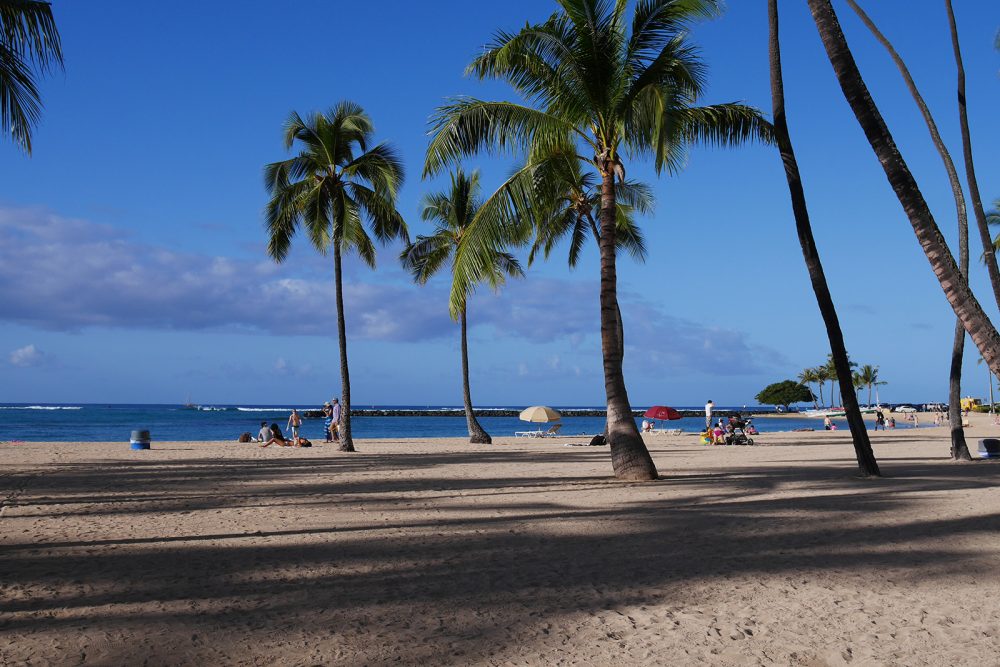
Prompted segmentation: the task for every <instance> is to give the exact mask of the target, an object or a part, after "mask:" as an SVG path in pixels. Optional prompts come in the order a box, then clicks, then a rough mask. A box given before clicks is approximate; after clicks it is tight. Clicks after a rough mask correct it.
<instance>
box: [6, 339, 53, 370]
mask: <svg viewBox="0 0 1000 667" xmlns="http://www.w3.org/2000/svg"><path fill="white" fill-rule="evenodd" d="M45 359H46V355H45V353H44V352H42V351H41V350H39V349H38V348H37V347H35V346H34V344H31V345H25V346H24V347H19V348H18V349H16V350H14V351H12V352H11V353H10V356H9V357H8V360H9V361H10V365H11V366H17V367H18V368H31V367H32V366H40V365H41V364H43V363H44V362H45Z"/></svg>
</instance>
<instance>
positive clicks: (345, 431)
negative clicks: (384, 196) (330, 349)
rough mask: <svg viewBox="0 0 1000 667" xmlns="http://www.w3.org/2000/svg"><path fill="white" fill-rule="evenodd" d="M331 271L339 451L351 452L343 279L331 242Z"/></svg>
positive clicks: (335, 246) (337, 246)
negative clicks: (337, 362)
mask: <svg viewBox="0 0 1000 667" xmlns="http://www.w3.org/2000/svg"><path fill="white" fill-rule="evenodd" d="M333 273H334V276H333V277H334V282H335V283H336V292H337V337H338V341H339V344H340V451H342V452H353V451H355V450H354V438H352V437H351V374H350V370H349V369H348V367H347V325H346V323H345V320H344V281H343V270H342V267H341V258H340V244H339V243H334V244H333Z"/></svg>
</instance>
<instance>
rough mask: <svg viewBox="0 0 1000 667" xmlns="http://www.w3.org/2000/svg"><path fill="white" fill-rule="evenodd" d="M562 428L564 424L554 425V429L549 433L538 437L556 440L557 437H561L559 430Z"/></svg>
mask: <svg viewBox="0 0 1000 667" xmlns="http://www.w3.org/2000/svg"><path fill="white" fill-rule="evenodd" d="M561 428H562V424H553V425H552V427H551V428H550V429H549V430H548V431H546V432H545V433H542V434H541V435H540V436H538V437H540V438H555V437H558V436H559V429H561Z"/></svg>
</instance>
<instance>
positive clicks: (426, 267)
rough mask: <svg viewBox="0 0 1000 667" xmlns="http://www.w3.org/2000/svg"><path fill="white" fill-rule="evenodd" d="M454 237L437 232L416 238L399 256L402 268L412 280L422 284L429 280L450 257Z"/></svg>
mask: <svg viewBox="0 0 1000 667" xmlns="http://www.w3.org/2000/svg"><path fill="white" fill-rule="evenodd" d="M454 244H455V237H454V236H453V235H451V234H449V233H447V232H443V231H439V232H438V233H436V234H434V235H433V236H418V237H417V240H416V241H414V242H413V243H411V244H409V245H407V246H406V247H405V248H404V249H403V251H402V252H401V253H400V255H399V260H400V262H401V263H402V265H403V268H404V269H406V270H407V271H409V272H410V274H411V275H412V276H413V280H414V281H416V282H417V283H420V284H423V283H426V282H427V281H428V280H430V278H431V276H433V275H434V274H436V273H437V272H438V271H439V270H440V269H441V267H442V266H444V265H445V263H446V262H447V261H448V259H449V258H450V257H451V254H452V250H453V248H454Z"/></svg>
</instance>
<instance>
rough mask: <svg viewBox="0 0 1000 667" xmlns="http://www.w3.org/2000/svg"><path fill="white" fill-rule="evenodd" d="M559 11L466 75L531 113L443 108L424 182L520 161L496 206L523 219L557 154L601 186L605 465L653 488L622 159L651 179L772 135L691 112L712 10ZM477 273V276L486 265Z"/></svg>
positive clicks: (731, 119)
mask: <svg viewBox="0 0 1000 667" xmlns="http://www.w3.org/2000/svg"><path fill="white" fill-rule="evenodd" d="M559 5H560V9H559V11H557V12H556V13H554V14H552V15H551V16H550V17H549V18H548V19H547V20H546V21H543V22H542V23H537V24H529V25H526V26H524V27H523V28H522V29H521V30H520V31H518V32H517V33H507V32H499V33H497V35H496V37H495V39H494V40H493V42H492V43H491V44H489V45H487V46H486V48H485V50H484V52H483V54H482V55H481V56H479V57H477V58H476V59H475V60H474V61H473V62H472V64H471V65H470V66H469V68H468V71H469V72H470V73H472V74H473V75H475V76H477V77H479V78H480V79H502V80H506V81H507V82H508V83H509V84H510V85H511V86H512V87H513V88H514V89H515V90H516V91H517V92H518V93H519V94H520V95H522V96H523V97H524V98H525V100H526V102H527V103H526V104H520V103H516V102H506V101H504V102H490V101H483V100H478V99H473V98H459V99H456V100H453V101H452V102H451V103H449V104H447V105H446V106H444V107H442V108H440V109H439V110H438V113H437V115H436V116H435V118H434V129H433V137H432V139H431V143H430V145H429V147H428V150H427V158H426V164H425V172H426V173H430V174H433V173H437V172H439V171H441V170H442V169H444V168H445V167H446V166H447V165H449V164H451V163H453V162H456V161H458V160H460V159H461V158H463V157H466V156H470V155H473V154H476V153H478V152H479V151H481V150H491V151H495V152H508V153H509V152H519V153H521V154H523V155H527V156H528V158H529V159H528V163H527V164H526V165H525V166H524V167H523V168H522V169H521V170H519V171H518V173H516V174H515V175H514V176H512V177H511V178H510V179H509V180H508V182H507V183H506V184H505V186H501V190H500V192H501V194H500V196H501V197H502V198H503V199H505V202H504V206H505V207H506V208H508V209H513V210H520V211H527V210H530V207H531V203H532V199H531V194H532V192H531V189H530V188H528V187H525V183H524V181H525V180H526V179H527V178H530V174H531V172H532V170H534V169H535V168H536V167H537V166H538V161H540V160H545V159H547V158H548V156H550V155H551V154H552V152H553V149H556V148H561V147H566V146H574V147H575V150H574V155H578V156H579V158H578V159H580V161H581V165H583V166H585V167H586V168H587V169H588V170H590V171H592V172H593V173H594V174H595V175H596V176H598V177H599V179H600V184H601V185H600V187H601V205H600V209H599V214H598V220H599V222H600V226H599V229H600V244H599V250H600V283H601V289H600V324H601V351H602V356H603V360H604V384H605V394H606V398H607V409H608V421H607V426H608V433H607V438H608V442H609V444H610V445H611V461H612V467H613V468H614V473H615V476H616V477H618V478H620V479H634V480H648V479H655V478H656V477H657V472H656V467H655V465H654V464H653V460H652V458H651V457H650V455H649V452H648V450H647V449H646V446H645V444H643V441H642V438H641V437H640V435H639V432H638V429H637V428H636V424H635V419H634V418H633V416H632V408H631V405H630V403H629V398H628V392H627V390H626V386H625V379H624V376H623V374H622V350H623V346H622V342H621V327H620V320H619V317H618V312H619V311H618V296H617V270H616V257H617V253H616V249H617V247H618V241H617V224H616V220H617V211H618V207H617V188H616V185H617V184H618V183H620V182H622V181H624V179H625V170H626V162H627V161H628V160H629V159H638V158H640V157H643V156H652V157H653V158H654V163H655V166H656V169H657V170H658V171H662V170H664V169H666V170H667V171H671V172H672V171H675V170H678V169H680V167H681V166H682V164H683V159H684V155H685V151H686V148H687V146H688V145H689V144H692V143H705V144H716V145H737V144H741V143H744V142H746V141H749V140H753V139H764V140H770V138H771V127H770V125H769V124H768V123H767V122H766V121H764V120H763V118H762V116H761V114H760V112H758V111H757V110H756V109H753V108H751V107H748V106H745V105H742V104H720V105H709V106H698V102H699V100H700V98H701V97H702V96H703V94H704V91H705V71H704V64H703V63H702V61H701V60H700V58H699V56H698V54H697V51H696V50H695V48H694V47H693V45H692V44H691V43H690V41H689V36H688V35H689V32H688V29H689V27H690V25H691V23H692V22H694V21H695V20H698V19H704V18H711V17H713V16H716V15H717V14H718V13H719V7H718V3H717V2H716V1H714V0H639V2H637V3H636V5H635V9H634V14H633V16H632V21H631V28H629V26H628V20H627V17H626V10H627V5H628V3H627V2H626V0H616V1H615V2H614V3H612V2H609V1H608V0H560V2H559ZM500 217H501V216H495V217H494V216H486V217H484V216H480V217H479V218H477V221H475V222H474V223H473V225H472V227H471V228H470V235H475V234H484V235H485V236H486V237H493V238H496V237H497V234H498V226H499V225H500V224H502V222H503V221H502V220H500V219H499V218H500ZM470 245H474V244H470ZM462 252H465V249H464V248H459V253H462ZM474 263H475V264H478V265H479V266H480V268H481V267H482V266H484V265H485V264H486V263H487V262H486V261H485V260H479V261H477V262H474Z"/></svg>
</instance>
